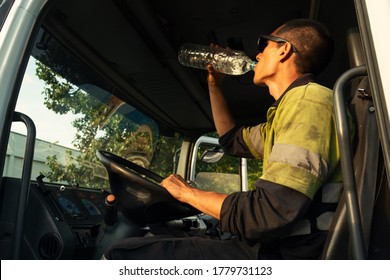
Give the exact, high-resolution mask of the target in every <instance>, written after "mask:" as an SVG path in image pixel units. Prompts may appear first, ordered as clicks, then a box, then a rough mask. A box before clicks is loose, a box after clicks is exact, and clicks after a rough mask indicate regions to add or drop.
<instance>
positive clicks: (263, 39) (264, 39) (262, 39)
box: [257, 35, 298, 53]
mask: <svg viewBox="0 0 390 280" xmlns="http://www.w3.org/2000/svg"><path fill="white" fill-rule="evenodd" d="M268 41H272V42H275V43H280V44H281V43H283V44H285V43H290V45H291V48H292V50H293V52H296V53H297V52H298V50H297V48H296V47H295V46H294V45H293V44H292V43H291V42H290V41H288V40H286V39H283V38H280V37H276V36H272V35H260V36H259V39H258V40H257V49H258V50H259V52H261V53H262V52H263V51H264V49H265V48H266V47H267V45H268Z"/></svg>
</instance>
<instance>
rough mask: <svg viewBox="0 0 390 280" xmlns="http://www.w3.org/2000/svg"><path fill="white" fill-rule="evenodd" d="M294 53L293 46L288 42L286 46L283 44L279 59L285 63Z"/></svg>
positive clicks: (279, 51)
mask: <svg viewBox="0 0 390 280" xmlns="http://www.w3.org/2000/svg"><path fill="white" fill-rule="evenodd" d="M292 53H293V50H292V46H291V44H290V43H288V42H286V43H285V44H283V46H282V47H280V48H279V50H278V54H279V59H280V61H281V62H284V61H286V60H287V59H289V57H290V56H291V55H292Z"/></svg>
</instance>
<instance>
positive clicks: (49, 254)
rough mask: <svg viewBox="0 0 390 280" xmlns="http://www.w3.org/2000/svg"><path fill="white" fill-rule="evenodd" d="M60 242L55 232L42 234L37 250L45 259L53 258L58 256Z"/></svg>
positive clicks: (60, 249)
mask: <svg viewBox="0 0 390 280" xmlns="http://www.w3.org/2000/svg"><path fill="white" fill-rule="evenodd" d="M61 251H62V242H61V240H60V238H59V237H58V236H57V235H56V234H55V233H48V234H46V235H44V236H43V237H42V238H41V240H40V242H39V252H40V254H41V257H42V258H43V259H45V260H55V259H58V258H59V257H60V254H61Z"/></svg>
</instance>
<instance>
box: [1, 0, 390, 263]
mask: <svg viewBox="0 0 390 280" xmlns="http://www.w3.org/2000/svg"><path fill="white" fill-rule="evenodd" d="M2 2H3V4H2V5H1V6H0V35H1V37H0V42H1V44H2V45H1V46H0V47H1V49H0V58H1V59H2V61H3V63H2V64H3V66H1V68H0V84H2V87H1V89H0V114H1V116H0V119H1V121H0V131H1V135H0V171H1V173H0V174H2V177H1V180H0V258H1V259H28V260H30V259H100V258H101V257H102V255H103V253H104V251H105V250H106V249H107V248H108V246H110V244H112V243H113V242H115V241H118V240H120V239H123V238H126V237H129V236H144V235H147V234H164V233H166V232H167V231H169V232H170V233H174V234H176V235H179V236H180V235H183V236H185V235H204V234H208V235H213V236H216V237H218V238H229V234H227V233H222V232H220V230H219V229H218V221H216V220H215V219H213V218H211V217H208V216H207V215H204V214H202V213H199V211H198V210H196V209H194V208H192V207H191V206H189V205H186V204H183V203H180V202H178V201H176V200H175V199H174V198H173V197H171V196H170V195H169V194H168V192H167V191H165V189H163V188H161V187H160V186H159V183H160V182H161V180H162V179H163V178H165V177H166V176H168V175H169V174H171V173H178V174H180V175H181V176H183V177H184V178H185V179H186V180H188V181H195V183H197V186H200V187H201V188H205V189H207V188H208V187H209V186H210V185H209V184H206V185H205V186H202V184H201V179H200V178H201V176H200V175H199V177H197V176H196V174H198V173H199V174H200V173H201V174H202V175H203V176H207V175H209V174H213V176H214V175H215V174H216V173H223V174H224V176H225V178H227V175H226V174H234V175H231V176H232V177H229V182H233V183H234V185H233V186H232V187H230V186H229V187H226V189H213V190H217V191H222V192H226V193H229V192H233V191H240V190H243V191H245V190H247V185H249V189H250V188H251V183H253V181H254V180H256V178H257V177H258V173H256V172H258V169H259V163H258V162H248V163H247V162H246V161H245V164H244V163H243V162H244V161H243V160H241V159H234V158H229V157H228V156H226V155H224V156H223V159H222V160H221V161H219V164H220V165H221V166H223V169H219V167H218V168H216V167H215V166H214V165H213V163H210V162H211V161H209V163H207V160H205V159H204V157H201V155H202V154H203V152H210V151H213V155H214V156H215V155H216V154H218V153H219V152H220V149H219V145H218V143H217V142H215V137H216V133H215V127H214V123H213V117H212V113H211V107H210V101H209V95H208V88H207V80H206V78H207V72H206V71H204V70H200V69H194V68H188V67H184V66H183V65H181V64H180V63H179V62H178V59H177V52H178V50H179V48H180V46H181V45H182V44H183V43H187V42H189V43H197V44H203V45H209V44H211V43H213V44H218V45H220V46H223V47H229V48H232V49H238V50H242V51H244V52H245V53H246V54H247V55H248V56H249V57H250V58H252V59H253V60H255V57H256V55H257V50H256V48H257V46H256V42H257V38H258V36H259V34H269V33H271V32H272V31H273V30H275V29H276V28H277V27H278V26H280V25H281V24H282V23H284V22H285V21H287V20H290V19H294V18H301V17H307V18H312V19H316V20H318V21H321V22H323V23H324V24H325V25H327V26H328V28H329V29H330V31H331V33H332V35H333V36H334V41H335V53H334V56H333V58H332V60H331V61H330V63H329V65H328V67H327V68H326V69H325V71H323V72H322V73H321V74H320V75H319V76H318V77H317V81H318V82H319V83H320V84H323V85H325V86H327V87H329V88H334V89H335V96H339V97H340V98H341V99H340V103H337V104H338V106H335V108H336V110H337V112H336V115H337V116H339V119H338V120H339V127H340V134H339V136H340V143H343V142H342V141H344V140H345V139H347V140H348V137H349V135H344V134H343V131H345V130H348V129H347V128H346V126H345V123H344V122H343V118H344V117H345V114H346V113H345V107H348V108H349V109H350V110H351V112H352V113H353V115H354V118H355V122H356V128H357V130H356V131H357V138H356V142H355V145H353V146H348V143H346V144H345V145H344V144H340V151H341V153H342V157H343V163H342V167H343V173H344V178H345V185H344V198H345V199H342V201H341V202H340V203H339V206H338V210H337V212H336V216H335V218H334V220H333V224H332V227H331V231H330V232H329V236H328V240H327V242H326V246H325V248H324V254H323V256H322V258H323V259H389V258H390V239H389V238H388V236H389V234H390V195H389V194H390V187H389V183H388V179H389V176H390V171H389V163H388V160H389V156H388V154H389V153H388V149H389V148H388V145H389V139H388V138H386V137H385V135H386V133H387V132H386V131H388V129H389V128H388V127H389V126H387V124H388V122H389V120H388V118H387V119H385V120H383V118H381V117H378V116H380V115H378V114H379V113H378V111H379V109H380V108H378V106H377V104H378V102H379V100H380V99H379V98H378V97H375V96H376V94H377V93H376V92H378V84H380V80H379V82H378V80H376V79H379V78H376V77H374V76H373V75H372V74H373V70H371V69H374V68H375V67H374V66H373V62H371V61H368V60H369V57H368V56H367V53H370V50H369V49H368V47H369V44H368V43H367V40H368V39H367V38H369V35H370V31H369V28H367V26H366V25H365V24H364V16H363V15H364V12H365V10H364V5H363V4H362V2H364V1H353V0H347V1H339V0H326V1H325V0H296V1H289V0H273V1H254V0H244V1H236V0H229V1H225V0H216V1H205V0H197V1H194V0H190V1H179V0H123V1H119V0H101V1H98V2H97V1H92V0H46V1H44V0H41V1H37V0H34V1H10V0H8V1H7V0H6V1H2ZM362 7H363V8H362ZM336 19H337V20H336ZM367 66H369V67H367ZM375 69H376V68H375ZM252 78H253V72H249V73H247V74H244V75H241V76H226V77H225V80H224V84H223V87H224V93H225V96H226V98H227V101H228V104H229V107H230V109H231V112H232V114H233V116H234V118H235V120H236V122H237V123H238V124H242V125H254V124H258V123H260V122H263V121H265V118H266V112H267V108H268V107H269V106H270V105H272V103H273V102H274V100H273V98H272V97H271V96H270V95H269V93H268V91H267V88H265V87H264V88H263V87H257V86H255V85H253V82H252ZM378 120H379V121H378ZM386 127H387V129H386ZM205 135H206V136H207V137H210V139H211V138H214V140H210V141H209V142H206V144H207V145H205V146H204V147H203V148H202V149H203V150H202V149H201V148H200V147H199V145H197V144H196V143H197V140H198V139H199V138H200V137H201V136H203V137H204V136H205ZM205 139H207V138H205ZM347 142H348V141H347ZM218 160H219V159H218ZM195 165H196V167H195ZM213 166H214V167H213ZM243 167H245V169H244V168H243ZM205 174H206V175H205ZM229 176H230V175H229ZM233 177H234V180H232V179H230V178H233ZM196 178H199V179H198V180H197V179H196ZM213 178H214V177H213ZM210 180H211V179H210ZM213 180H215V181H214V182H216V184H215V185H227V183H221V181H218V180H220V178H219V177H218V178H217V177H216V176H215V178H214V179H213ZM110 194H114V195H115V199H114V200H112V201H110V200H109V199H108V196H109V195H110ZM351 221H355V222H351Z"/></svg>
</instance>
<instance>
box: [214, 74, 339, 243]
mask: <svg viewBox="0 0 390 280" xmlns="http://www.w3.org/2000/svg"><path fill="white" fill-rule="evenodd" d="M220 144H221V145H222V147H223V148H224V149H225V152H226V153H228V154H231V155H236V156H242V157H253V158H256V159H262V160H263V174H262V176H261V178H260V179H259V180H258V181H257V182H256V189H255V190H253V191H249V192H238V193H233V194H230V195H229V196H228V197H227V198H226V199H225V201H224V203H223V205H222V209H221V220H220V221H221V227H222V229H223V230H226V231H229V232H232V233H234V234H237V235H238V236H240V237H242V238H243V239H249V240H252V241H267V242H268V241H273V240H274V239H275V240H276V239H278V238H280V237H283V236H288V235H289V234H290V233H291V232H293V231H294V230H296V227H297V225H299V224H300V222H301V221H302V220H305V219H306V220H307V221H308V219H307V217H308V216H310V219H311V220H313V216H312V215H310V214H309V215H308V213H307V212H308V211H310V210H312V209H311V208H312V200H313V198H314V197H315V194H316V193H317V191H318V190H319V189H320V188H321V189H324V185H330V186H332V187H331V188H325V189H327V190H326V191H327V193H326V194H325V193H322V195H321V196H322V198H324V199H325V200H328V201H327V202H331V203H332V210H333V211H334V208H335V205H337V201H338V199H339V196H340V192H341V184H338V185H337V186H336V185H335V184H333V183H336V182H341V169H340V166H339V159H340V155H339V149H338V142H337V132H336V124H335V117H334V113H333V92H332V91H331V90H330V89H328V88H326V87H323V86H321V85H319V84H317V83H314V82H313V81H312V75H310V74H306V75H303V76H302V77H300V78H298V79H297V80H296V81H294V82H293V83H292V84H291V85H290V87H289V88H288V89H287V90H286V91H285V93H284V94H283V95H282V96H281V97H280V98H279V99H278V100H277V101H276V102H275V103H274V104H273V106H271V107H270V108H269V110H268V112H267V122H266V123H262V124H259V125H256V126H251V127H240V128H234V129H232V130H231V131H229V132H228V133H226V134H225V135H223V136H222V137H221V138H220ZM325 212H326V211H325ZM319 214H322V212H318V211H317V213H316V215H315V216H318V215H319ZM326 216H327V217H329V216H330V215H326ZM328 220H329V219H328ZM330 220H331V219H330ZM330 220H329V221H327V222H326V225H325V226H321V223H322V222H321V221H320V220H319V221H318V224H319V225H320V227H322V228H321V229H323V230H326V229H327V227H328V226H329V224H330ZM322 224H323V223H322ZM310 227H312V225H308V226H307V229H308V230H310ZM302 233H303V234H310V232H307V230H306V232H305V231H303V232H302Z"/></svg>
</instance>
